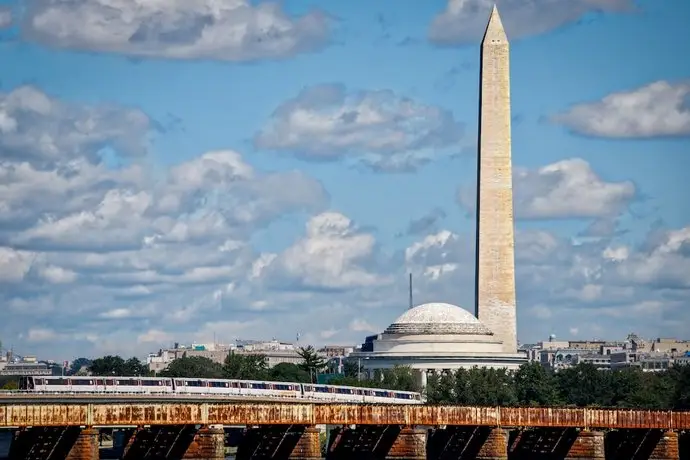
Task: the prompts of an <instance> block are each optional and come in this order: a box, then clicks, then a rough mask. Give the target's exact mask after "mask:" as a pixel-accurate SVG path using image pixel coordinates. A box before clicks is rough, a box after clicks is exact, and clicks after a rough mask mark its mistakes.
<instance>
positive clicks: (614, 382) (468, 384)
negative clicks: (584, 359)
mask: <svg viewBox="0 0 690 460" xmlns="http://www.w3.org/2000/svg"><path fill="white" fill-rule="evenodd" d="M426 393H427V400H428V401H429V402H430V403H432V404H434V403H435V404H461V405H472V406H577V407H587V406H595V407H620V408H639V409H677V410H686V409H690V366H676V367H671V368H670V369H668V370H666V371H661V372H643V371H642V370H641V369H639V368H636V367H632V368H626V369H623V370H618V371H601V370H598V369H597V368H596V367H595V366H593V365H591V364H580V365H577V366H574V367H571V368H568V369H563V370H560V371H559V372H557V373H554V372H552V371H550V370H548V369H546V368H544V367H543V366H541V365H540V364H538V363H528V364H525V365H523V366H521V367H520V368H519V369H518V370H517V371H515V372H510V371H506V370H505V369H488V368H474V369H459V370H457V371H455V372H451V373H447V374H442V375H434V376H431V377H430V378H429V381H428V384H427V388H426Z"/></svg>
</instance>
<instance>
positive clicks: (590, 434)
mask: <svg viewBox="0 0 690 460" xmlns="http://www.w3.org/2000/svg"><path fill="white" fill-rule="evenodd" d="M605 458H606V457H605V450H604V433H602V432H601V431H589V430H582V431H580V432H579V433H578V435H577V438H575V441H574V442H573V445H572V446H570V450H569V451H568V453H567V454H566V456H565V460H605Z"/></svg>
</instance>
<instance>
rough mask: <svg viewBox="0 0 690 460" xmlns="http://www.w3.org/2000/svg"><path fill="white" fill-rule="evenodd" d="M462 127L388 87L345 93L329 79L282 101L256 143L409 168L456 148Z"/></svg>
mask: <svg viewBox="0 0 690 460" xmlns="http://www.w3.org/2000/svg"><path fill="white" fill-rule="evenodd" d="M462 131H463V128H462V125H461V124H460V123H458V122H457V121H456V120H455V119H454V117H453V115H452V113H450V112H449V111H447V110H445V109H442V108H439V107H435V106H431V105H426V104H423V103H420V102H416V101H413V100H411V99H409V98H406V97H401V96H398V95H396V94H394V93H393V92H392V91H389V90H378V91H353V92H348V91H347V90H346V88H345V87H344V86H343V85H337V84H333V85H318V86H312V87H309V88H306V89H304V90H302V91H301V92H300V93H299V94H298V95H297V96H296V97H294V98H292V99H290V100H288V101H286V102H284V103H283V104H281V105H280V106H279V107H278V108H277V109H276V110H275V111H274V112H273V115H272V116H271V119H270V120H269V121H268V123H267V125H266V126H265V127H264V128H263V129H262V130H261V131H260V132H259V133H258V134H257V135H256V138H255V144H256V145H257V147H259V148H264V149H275V150H284V151H289V152H293V153H294V154H295V155H298V156H300V157H303V158H306V159H311V160H321V161H323V160H336V159H341V158H343V157H354V158H357V159H359V160H360V161H361V162H363V163H365V164H366V165H368V166H369V167H372V168H374V169H378V170H384V171H401V170H402V171H408V170H411V169H415V168H417V167H418V166H420V165H421V164H424V163H425V162H427V161H429V160H430V159H431V158H433V156H434V155H438V154H439V152H437V151H436V150H437V149H444V148H450V147H456V148H457V143H458V141H459V140H460V138H461V136H462ZM432 150H433V151H432Z"/></svg>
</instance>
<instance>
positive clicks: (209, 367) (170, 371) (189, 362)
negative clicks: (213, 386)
mask: <svg viewBox="0 0 690 460" xmlns="http://www.w3.org/2000/svg"><path fill="white" fill-rule="evenodd" d="M160 375H161V376H163V377H185V378H201V379H219V378H222V377H223V366H222V365H220V364H219V363H217V362H214V361H212V360H210V359H209V358H205V357H202V356H191V357H184V358H177V359H175V360H173V361H172V362H171V363H170V364H169V365H168V367H167V368H166V369H165V370H163V371H162V372H160Z"/></svg>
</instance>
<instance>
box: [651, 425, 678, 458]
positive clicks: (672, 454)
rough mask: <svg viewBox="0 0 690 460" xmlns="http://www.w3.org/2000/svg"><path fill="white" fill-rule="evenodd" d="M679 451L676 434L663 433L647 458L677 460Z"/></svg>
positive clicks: (672, 432)
mask: <svg viewBox="0 0 690 460" xmlns="http://www.w3.org/2000/svg"><path fill="white" fill-rule="evenodd" d="M679 450H680V449H679V445H678V433H676V432H675V431H665V432H664V433H663V434H662V435H661V438H660V439H659V442H657V444H656V447H655V448H654V450H653V451H652V453H651V455H650V456H649V460H678V458H680V452H679Z"/></svg>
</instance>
